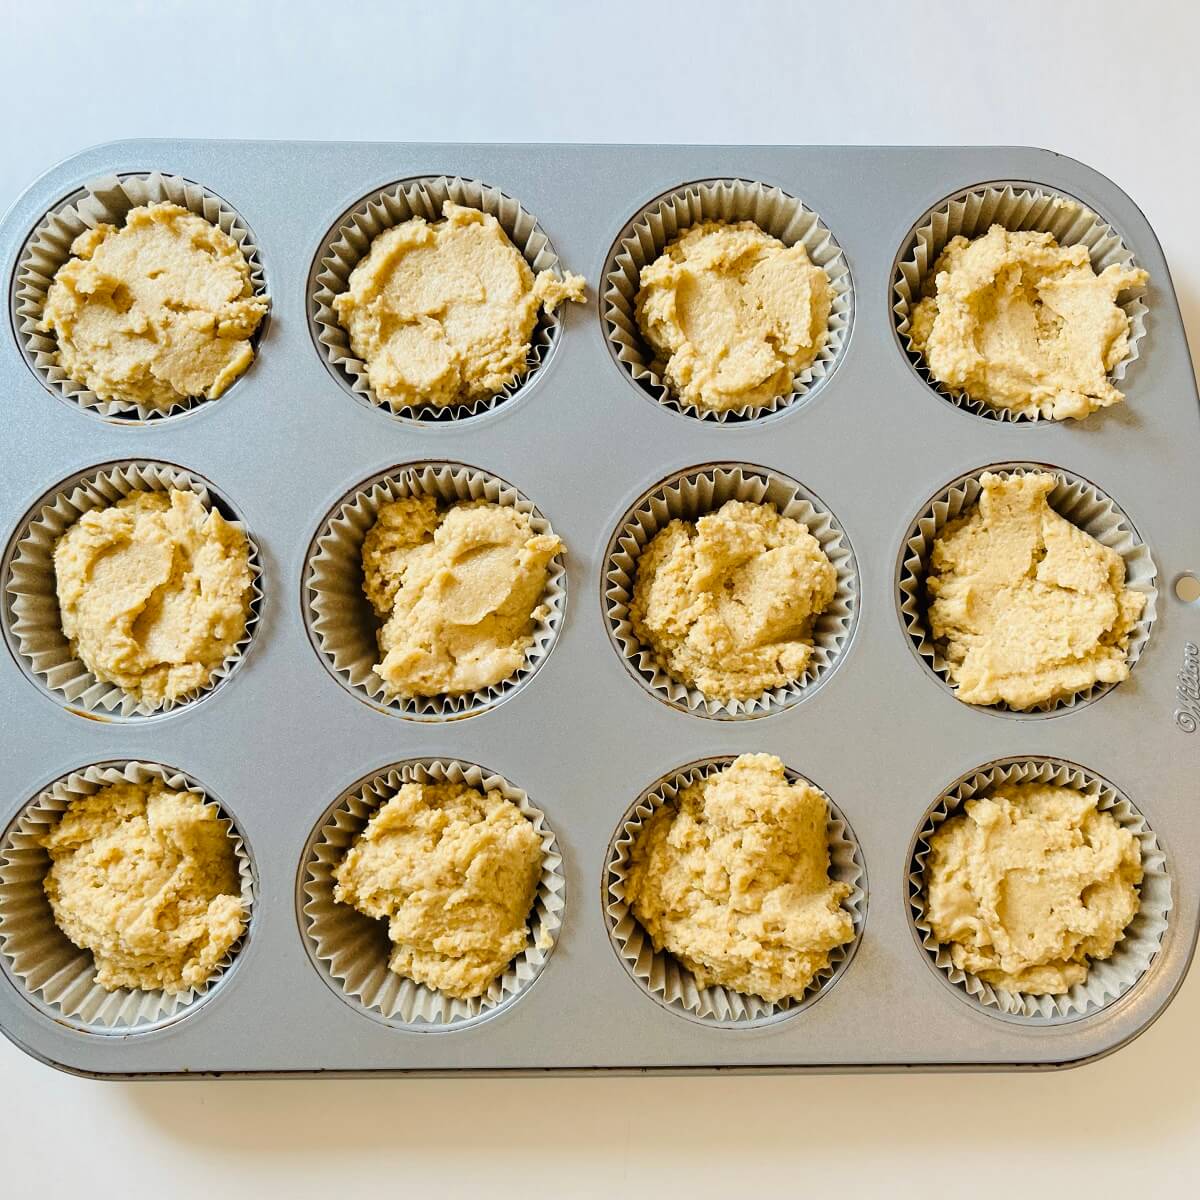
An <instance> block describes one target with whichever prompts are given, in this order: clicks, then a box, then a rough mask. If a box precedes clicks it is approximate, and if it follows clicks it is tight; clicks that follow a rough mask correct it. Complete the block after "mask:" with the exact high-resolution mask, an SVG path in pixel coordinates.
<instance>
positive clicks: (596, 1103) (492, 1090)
mask: <svg viewBox="0 0 1200 1200" xmlns="http://www.w3.org/2000/svg"><path fill="white" fill-rule="evenodd" d="M210 13H211V16H210V15H209V14H210ZM650 13H656V14H658V15H653V16H652V15H647V14H650ZM1198 41H1200V6H1195V5H1193V4H1191V3H1189V2H1188V0H1175V2H1166V0H1160V2H1157V3H1156V2H1153V0H1149V2H1144V3H1140V4H1137V3H1132V2H1131V0H1092V2H1090V3H1086V2H1071V3H1061V2H1055V0H1020V2H1009V3H1005V2H1003V0H991V2H989V3H980V2H978V0H952V2H938V3H911V4H902V3H895V4H891V3H889V4H883V3H878V4H876V3H870V4H868V3H867V2H866V0H860V2H859V3H853V2H850V3H847V2H846V0H825V3H822V4H812V3H807V4H803V5H800V4H794V5H788V4H786V3H783V2H782V0H781V2H780V3H775V4H771V3H761V2H759V0H734V2H725V3H716V2H711V0H691V3H688V4H686V5H685V4H677V5H674V4H670V3H659V4H654V3H651V2H649V0H634V2H626V0H603V2H590V3H586V4H584V3H578V4H571V3H570V0H557V2H555V0H550V2H540V0H539V2H534V3H524V2H522V0H516V2H515V3H508V4H490V3H486V2H484V0H480V2H479V3H475V4H471V3H462V2H455V0H436V2H430V3H425V4H420V5H411V6H410V5H404V6H401V5H399V4H397V5H388V4H384V3H373V4H361V5H357V6H356V5H352V4H348V3H347V4H337V3H334V2H332V0H326V2H325V3H320V2H318V0H304V2H295V0H294V2H292V3H285V2H283V0H259V2H258V3H255V4H246V5H244V6H243V5H241V4H238V3H226V4H222V5H211V6H209V5H199V4H195V3H176V2H159V3H155V2H152V0H145V2H144V3H116V2H113V3H103V4H102V3H97V2H96V0H58V2H57V3H55V4H54V5H52V6H51V5H45V4H38V5H34V4H20V5H18V4H16V3H12V2H11V0H10V3H8V4H5V5H3V7H2V8H0V113H3V114H4V116H3V126H2V128H3V131H4V134H3V145H2V153H0V207H3V206H7V205H8V203H9V202H10V201H11V200H12V199H13V198H15V196H16V195H17V193H18V192H19V191H20V189H21V188H22V187H23V186H24V185H25V183H26V182H27V181H28V180H29V179H30V178H32V176H33V175H34V174H36V173H37V172H39V171H41V170H42V169H44V168H45V167H47V166H49V165H50V164H51V163H52V162H54V161H56V160H57V159H59V158H61V157H63V156H65V155H67V154H69V153H71V152H72V151H74V150H76V149H79V148H81V147H83V146H86V145H90V144H92V143H95V142H101V141H107V140H110V139H114V138H121V137H137V136H182V137H265V138H348V139H349V138H354V139H378V140H396V141H403V140H414V141H421V140H424V141H438V140H447V141H453V140H470V141H584V142H586V141H609V142H611V141H645V142H660V141H662V142H672V141H680V142H742V141H745V142H795V143H807V142H823V143H872V142H880V143H1032V144H1037V145H1041V146H1046V147H1050V148H1052V149H1054V150H1058V151H1061V152H1063V153H1066V154H1070V155H1073V156H1074V157H1077V158H1080V159H1082V160H1084V161H1085V162H1088V163H1090V164H1091V165H1092V166H1094V167H1097V168H1099V169H1100V170H1101V171H1104V172H1105V173H1107V174H1108V175H1110V176H1111V177H1112V178H1113V179H1114V180H1115V181H1116V182H1117V183H1119V184H1120V185H1121V186H1122V187H1124V188H1125V189H1126V190H1128V191H1129V192H1130V193H1131V195H1132V196H1133V197H1134V199H1135V200H1137V201H1138V202H1139V203H1140V204H1141V205H1142V207H1143V208H1144V210H1145V212H1146V215H1147V216H1148V217H1149V219H1150V222H1151V224H1153V225H1154V227H1155V229H1156V230H1157V231H1158V235H1159V237H1160V238H1161V240H1162V243H1163V247H1164V249H1165V251H1166V256H1167V259H1168V261H1169V262H1170V264H1171V267H1172V273H1173V276H1174V281H1175V287H1176V290H1177V291H1178V293H1179V297H1180V300H1181V302H1182V304H1183V309H1184V316H1185V319H1186V321H1187V324H1188V329H1189V333H1190V337H1191V342H1192V345H1193V346H1195V347H1200V239H1198V238H1197V237H1196V235H1195V233H1194V232H1193V230H1194V226H1195V223H1196V220H1197V211H1198V209H1197V203H1196V200H1195V195H1196V192H1197V189H1200V154H1198V153H1197V126H1198V124H1200V83H1198V82H1197V79H1198V73H1197V68H1196V57H1197V43H1198ZM0 402H2V401H0ZM1197 566H1200V563H1198V564H1197ZM1193 869H1194V868H1193ZM1196 976H1197V972H1195V971H1194V972H1193V973H1192V977H1191V979H1190V981H1189V982H1187V983H1185V985H1184V987H1183V990H1182V991H1181V993H1180V994H1179V996H1178V997H1177V998H1176V1000H1175V1002H1174V1004H1173V1005H1172V1006H1171V1007H1170V1009H1169V1010H1168V1011H1167V1012H1166V1014H1165V1015H1164V1016H1163V1017H1162V1019H1161V1020H1160V1021H1159V1022H1158V1023H1157V1024H1156V1025H1155V1026H1154V1027H1153V1028H1152V1029H1150V1030H1149V1031H1148V1032H1147V1033H1146V1034H1145V1035H1144V1036H1143V1037H1141V1038H1140V1039H1139V1040H1138V1041H1137V1042H1136V1043H1134V1044H1133V1045H1132V1046H1129V1047H1127V1048H1126V1049H1124V1050H1122V1051H1120V1052H1119V1053H1118V1054H1117V1055H1115V1056H1114V1057H1112V1058H1109V1059H1107V1060H1105V1061H1103V1062H1100V1063H1098V1064H1094V1065H1092V1066H1089V1067H1085V1068H1082V1069H1079V1070H1074V1071H1068V1072H1065V1073H1061V1074H1057V1075H1040V1076H1031V1075H954V1076H951V1075H940V1076H920V1075H914V1076H868V1077H805V1078H768V1079H754V1078H687V1079H616V1078H612V1079H609V1078H606V1079H529V1080H519V1079H514V1080H505V1079H498V1080H483V1081H480V1080H461V1081H458V1080H427V1081H422V1080H379V1081H355V1080H342V1081H334V1080H312V1081H268V1082H191V1083H182V1084H180V1083H130V1084H121V1083H99V1082H93V1081H89V1080H84V1079H76V1078H72V1077H70V1076H67V1075H64V1074H59V1073H57V1072H55V1071H53V1070H51V1069H50V1068H49V1067H45V1066H42V1065H40V1064H39V1063H36V1062H34V1061H33V1060H32V1059H29V1058H27V1057H26V1056H25V1055H24V1054H22V1053H21V1052H20V1051H19V1050H17V1049H16V1048H15V1047H13V1046H12V1045H11V1044H9V1043H8V1042H7V1041H5V1040H3V1039H0V1163H3V1166H2V1167H0V1171H2V1172H3V1174H2V1175H0V1194H3V1195H6V1196H12V1197H14V1198H15V1197H25V1196H32V1195H35V1194H36V1195H40V1196H49V1197H57V1196H60V1195H68V1194H70V1193H71V1192H74V1191H76V1189H87V1191H88V1192H89V1193H90V1194H93V1195H95V1194H99V1195H103V1196H108V1195H116V1194H118V1193H119V1194H122V1195H126V1196H150V1195H158V1194H166V1195H170V1196H171V1197H172V1198H181V1200H182V1198H184V1197H192V1196H197V1197H199V1196H209V1195H243V1194H244V1195H259V1196H268V1195H269V1196H274V1195H279V1196H285V1195H286V1196H296V1197H300V1196H305V1197H307V1196H339V1195H368V1194H372V1193H371V1192H369V1191H368V1189H374V1188H379V1189H380V1194H383V1195H430V1196H443V1195H446V1196H448V1195H455V1196H457V1195H466V1194H470V1193H473V1192H475V1191H476V1190H477V1189H484V1188H486V1189H487V1190H488V1194H489V1195H493V1196H508V1195H512V1196H518V1195H524V1196H528V1195H537V1194H539V1193H541V1194H555V1195H566V1196H581V1197H582V1196H601V1195H603V1196H612V1195H618V1196H619V1195H622V1194H655V1195H659V1196H663V1195H675V1194H678V1195H690V1196H708V1195H716V1194H722V1193H724V1192H726V1191H729V1192H731V1193H732V1194H737V1192H738V1191H741V1190H742V1189H744V1188H747V1189H748V1188H759V1187H761V1188H764V1189H768V1190H769V1191H771V1192H774V1194H781V1195H793V1194H795V1195H800V1194H812V1193H813V1191H814V1190H815V1189H821V1188H824V1187H830V1188H836V1189H837V1193H838V1194H840V1195H864V1196H877V1195H888V1196H897V1197H898V1196H908V1195H913V1196H918V1195H919V1196H926V1195H929V1194H935V1195H936V1194H938V1193H939V1192H940V1191H941V1190H942V1189H943V1188H950V1187H953V1188H954V1190H955V1191H957V1190H959V1189H961V1190H962V1191H963V1192H964V1193H966V1192H968V1191H969V1193H970V1194H971V1195H972V1196H974V1197H976V1198H978V1200H984V1198H986V1197H990V1196H1002V1195H1003V1196H1006V1197H1007V1196H1009V1195H1010V1194H1011V1193H1012V1191H1013V1189H1014V1188H1021V1189H1025V1190H1026V1191H1027V1193H1028V1194H1030V1195H1034V1196H1040V1195H1052V1194H1056V1193H1059V1189H1071V1191H1073V1189H1074V1188H1075V1187H1076V1186H1083V1185H1086V1186H1087V1187H1088V1188H1089V1189H1091V1190H1092V1192H1093V1194H1095V1195H1099V1196H1109V1195H1113V1196H1115V1195H1121V1194H1124V1193H1126V1191H1128V1190H1132V1189H1134V1188H1137V1189H1138V1190H1139V1191H1140V1190H1141V1189H1142V1188H1143V1187H1145V1186H1147V1184H1148V1183H1149V1184H1150V1187H1151V1189H1152V1191H1151V1193H1150V1194H1154V1195H1167V1196H1174V1195H1187V1194H1193V1195H1194V1194H1196V1193H1195V1189H1196V1188H1197V1186H1200V1138H1198V1135H1200V1087H1198V1086H1197V1073H1198V1068H1200V1032H1197V1031H1198V1030H1200V980H1198V979H1197V977H1196ZM68 1146H69V1147H70V1149H69V1150H68V1149H66V1147H68ZM1067 1194H1071V1193H1070V1191H1068V1192H1067Z"/></svg>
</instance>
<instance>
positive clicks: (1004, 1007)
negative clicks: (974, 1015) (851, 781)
mask: <svg viewBox="0 0 1200 1200" xmlns="http://www.w3.org/2000/svg"><path fill="white" fill-rule="evenodd" d="M1010 783H1046V784H1055V785H1058V786H1060V787H1071V788H1075V789H1077V790H1079V791H1081V792H1084V793H1086V794H1087V795H1089V796H1097V797H1098V798H1099V804H1098V808H1099V810H1100V811H1101V812H1107V813H1109V814H1111V816H1112V817H1113V819H1114V820H1115V821H1116V822H1117V824H1118V825H1120V826H1121V828H1122V829H1128V830H1130V831H1132V833H1133V834H1134V835H1135V836H1136V838H1137V840H1138V842H1139V843H1140V845H1141V852H1142V870H1143V872H1144V877H1143V880H1142V884H1141V887H1140V889H1139V891H1140V894H1141V908H1140V909H1139V911H1138V913H1137V915H1136V916H1135V917H1134V919H1133V921H1132V922H1130V924H1129V926H1128V927H1127V928H1126V931H1125V936H1124V937H1123V938H1122V939H1121V940H1120V941H1119V942H1117V945H1116V949H1115V951H1114V952H1113V955H1112V957H1111V958H1106V959H1102V960H1096V961H1093V962H1092V963H1091V966H1090V968H1089V970H1088V975H1087V978H1086V979H1085V980H1084V982H1083V983H1079V984H1076V985H1075V986H1074V987H1072V988H1071V989H1070V991H1068V992H1066V993H1064V994H1063V995H1060V996H1043V995H1032V994H1028V993H1024V992H1009V991H1005V990H1003V989H1001V988H997V987H994V986H993V985H991V984H989V983H985V982H984V981H983V980H982V979H980V978H979V977H978V976H975V975H971V974H968V973H967V972H964V971H962V970H960V969H959V968H958V967H956V966H955V965H954V964H953V962H952V961H951V958H950V951H949V949H948V947H946V946H944V945H942V944H940V943H939V942H938V940H937V938H936V937H935V936H934V934H933V932H932V930H931V929H930V926H929V921H928V917H927V915H926V908H925V874H926V869H927V866H928V861H929V855H930V846H929V839H930V838H931V837H932V836H933V835H934V833H935V832H936V830H937V829H938V827H939V826H940V825H941V824H942V822H943V821H945V820H946V819H947V818H949V817H952V816H955V815H956V814H958V813H960V812H962V811H963V807H964V805H965V804H966V802H967V801H968V800H972V799H975V798H977V797H981V796H986V795H988V794H989V793H990V792H991V791H992V789H994V788H995V787H997V786H999V785H1002V784H1010ZM908 895H909V919H910V921H911V923H912V926H913V929H914V931H915V933H916V936H917V940H918V941H919V942H920V944H921V946H922V947H923V948H924V950H925V954H926V956H927V958H928V960H929V962H930V963H931V964H932V966H933V967H934V968H935V969H936V970H937V971H938V972H939V974H940V975H941V976H942V978H943V979H945V980H946V981H948V983H949V984H950V985H951V986H953V988H954V989H955V991H956V992H957V993H958V994H959V995H961V996H962V997H963V998H964V999H965V1000H967V1001H968V1002H969V1003H971V1004H973V1005H974V1006H976V1007H977V1008H979V1009H980V1010H982V1011H983V1012H986V1013H989V1014H990V1015H992V1016H1003V1017H1007V1018H1009V1019H1013V1020H1018V1021H1023V1022H1026V1023H1029V1024H1033V1025H1058V1024H1062V1023H1064V1022H1068V1021H1076V1020H1079V1019H1081V1018H1083V1017H1090V1016H1093V1015H1095V1014H1096V1013H1098V1012H1100V1011H1101V1010H1102V1009H1105V1008H1107V1007H1108V1006H1109V1005H1111V1004H1113V1003H1114V1002H1115V1001H1116V1000H1118V999H1120V998H1121V997H1122V996H1124V995H1125V994H1126V993H1127V992H1128V991H1129V990H1130V989H1131V988H1133V987H1134V986H1135V985H1136V984H1137V983H1138V981H1139V980H1140V979H1142V978H1143V976H1145V974H1146V972H1147V971H1149V970H1150V968H1151V966H1152V965H1153V963H1154V960H1155V958H1156V956H1157V955H1158V952H1159V948H1160V947H1161V945H1162V941H1163V937H1164V935H1165V934H1166V931H1167V926H1168V921H1169V915H1170V912H1171V907H1172V899H1171V878H1170V875H1169V874H1168V872H1167V863H1166V855H1165V854H1164V852H1163V850H1162V847H1161V846H1160V845H1159V843H1158V839H1157V837H1156V836H1155V833H1154V830H1153V829H1151V828H1150V826H1149V825H1148V824H1147V822H1146V819H1145V817H1144V816H1143V815H1142V814H1141V813H1140V812H1139V811H1138V810H1137V808H1135V807H1134V805H1133V803H1132V802H1131V801H1130V800H1129V799H1128V798H1127V797H1126V796H1125V795H1123V794H1122V793H1121V792H1120V791H1118V790H1117V789H1116V788H1115V787H1114V786H1113V785H1112V784H1111V783H1109V782H1108V780H1106V779H1104V778H1103V777H1101V776H1100V775H1097V774H1096V773H1095V772H1093V771H1090V770H1088V769H1087V768H1086V767H1081V766H1078V765H1077V764H1075V763H1071V762H1066V761H1064V760H1063V759H1057V758H1044V757H1031V758H1010V759H1003V760H1001V761H999V762H996V763H993V764H991V765H989V766H985V767H981V768H980V769H979V770H977V771H975V772H973V773H972V774H970V775H968V776H966V777H964V778H963V779H960V780H959V781H958V782H957V783H956V784H954V785H953V786H952V787H951V788H949V789H948V790H947V791H946V792H945V793H944V794H943V795H942V797H941V798H940V799H939V800H938V802H937V803H936V804H935V805H934V806H933V808H932V809H931V810H930V811H929V812H928V813H927V814H926V817H925V820H924V822H923V824H922V825H921V828H920V830H919V832H918V833H917V837H916V840H915V842H914V845H913V850H912V854H911V865H910V868H909V874H908Z"/></svg>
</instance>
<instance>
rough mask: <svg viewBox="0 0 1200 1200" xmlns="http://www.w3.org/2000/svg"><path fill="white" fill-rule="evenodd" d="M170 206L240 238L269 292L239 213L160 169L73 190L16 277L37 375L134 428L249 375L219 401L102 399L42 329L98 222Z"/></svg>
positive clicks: (19, 319)
mask: <svg viewBox="0 0 1200 1200" xmlns="http://www.w3.org/2000/svg"><path fill="white" fill-rule="evenodd" d="M163 202H169V203H171V204H178V205H180V206H181V207H182V208H186V209H187V210H188V212H191V213H194V214H195V215H196V216H198V217H203V218H204V219H205V220H206V221H208V222H209V223H210V224H212V225H215V226H217V228H218V229H220V230H221V231H222V232H224V233H227V234H228V235H229V236H230V237H231V238H233V240H234V241H235V242H237V244H238V246H239V247H240V248H241V251H242V254H243V255H244V256H245V258H246V262H247V263H248V264H249V266H250V279H251V282H252V284H253V287H254V292H255V295H257V296H265V295H266V290H267V288H266V275H265V272H264V270H263V265H262V261H261V258H260V255H259V251H258V246H257V245H256V243H255V240H254V235H253V233H251V231H250V228H249V226H248V225H247V224H246V222H245V221H244V220H243V219H242V217H241V215H240V214H239V213H238V212H237V210H236V209H234V208H233V207H232V206H231V205H229V204H228V203H227V202H226V201H225V200H223V199H221V197H220V196H217V195H216V194H215V193H213V192H210V191H208V190H207V189H206V188H204V187H202V186H201V185H200V184H198V183H193V182H192V181H191V180H190V179H185V178H183V177H182V176H180V175H165V174H163V173H162V172H159V171H150V172H140V173H132V174H122V175H105V176H103V177H101V178H99V179H95V180H92V181H91V182H89V183H88V184H86V185H85V186H84V187H82V188H80V189H79V190H78V191H76V192H73V193H72V194H71V195H70V196H68V197H67V198H66V199H65V200H63V201H61V202H60V203H59V204H58V205H56V206H55V207H54V208H52V209H51V210H50V211H49V212H48V213H46V215H45V216H44V217H43V218H42V220H41V222H40V223H39V224H38V226H37V228H36V229H34V231H33V232H32V233H31V234H30V235H29V239H28V240H27V241H26V243H25V245H24V247H23V248H22V250H21V253H20V257H19V258H18V260H17V268H16V272H15V274H14V276H13V283H12V321H13V328H14V329H15V330H16V332H17V340H18V341H19V343H20V345H21V349H22V352H23V353H24V355H25V359H26V361H27V362H28V363H29V365H30V367H31V368H32V369H33V371H34V373H35V374H36V375H37V376H38V378H39V379H41V381H42V382H43V383H44V384H45V385H46V387H47V388H48V389H49V390H50V391H51V392H54V393H55V394H56V395H58V396H60V397H61V398H62V399H64V400H67V401H69V402H71V403H73V404H77V405H79V407H80V408H83V409H85V410H87V411H89V412H92V413H95V414H97V415H99V416H101V417H106V418H109V419H111V420H118V421H122V422H126V423H131V424H132V423H135V422H147V421H158V420H161V419H163V418H165V417H174V416H179V415H182V414H183V413H187V412H191V411H193V410H194V409H197V408H199V407H201V406H202V405H205V404H212V403H215V401H216V400H223V399H224V398H225V397H226V396H228V395H229V393H230V392H231V391H232V390H233V388H235V387H236V386H237V384H238V383H239V382H240V381H241V378H242V377H243V376H244V375H245V373H246V372H243V376H239V377H238V379H235V380H234V381H233V382H232V383H231V384H230V385H229V387H227V388H226V389H225V391H224V392H222V393H221V395H220V396H217V397H215V399H214V400H209V399H208V398H207V397H205V396H189V397H186V398H183V399H180V400H177V401H175V402H174V403H173V404H169V405H164V406H156V405H148V404H140V403H137V402H135V401H131V400H102V399H101V398H100V397H99V396H97V395H96V394H95V392H93V391H91V389H89V388H87V387H85V386H84V385H83V384H81V383H78V382H77V381H75V380H73V379H70V378H69V377H68V376H67V374H66V372H65V371H64V370H63V369H62V367H61V366H60V365H59V359H58V341H57V339H56V338H55V336H54V334H53V333H50V332H45V331H42V330H40V329H39V328H38V326H39V323H40V322H41V319H42V312H43V310H44V308H45V305H46V294H47V292H48V291H49V289H50V285H51V283H53V281H54V276H55V274H56V273H57V272H58V269H59V268H60V267H61V266H63V264H64V263H66V262H67V261H68V260H69V259H70V258H71V257H73V256H72V254H71V244H72V243H73V242H74V240H75V239H76V238H77V237H78V236H79V235H80V234H81V233H83V232H84V231H85V230H88V229H94V228H95V227H96V226H97V225H101V224H109V225H116V226H117V227H118V228H120V227H122V226H123V225H124V224H125V218H126V217H127V216H128V215H129V211H130V209H133V208H138V207H140V206H142V205H145V204H158V203H163ZM269 319H270V313H269V312H268V313H267V314H265V315H264V316H263V319H262V320H261V321H260V322H259V325H258V328H257V329H256V330H255V332H254V335H253V336H252V338H251V339H250V343H251V346H252V347H253V348H254V351H255V356H256V357H257V353H258V346H259V343H260V342H261V340H262V337H263V334H264V333H265V331H266V327H267V322H268V320H269ZM253 369H254V364H253V363H251V365H250V367H248V368H247V371H250V370H253Z"/></svg>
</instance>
